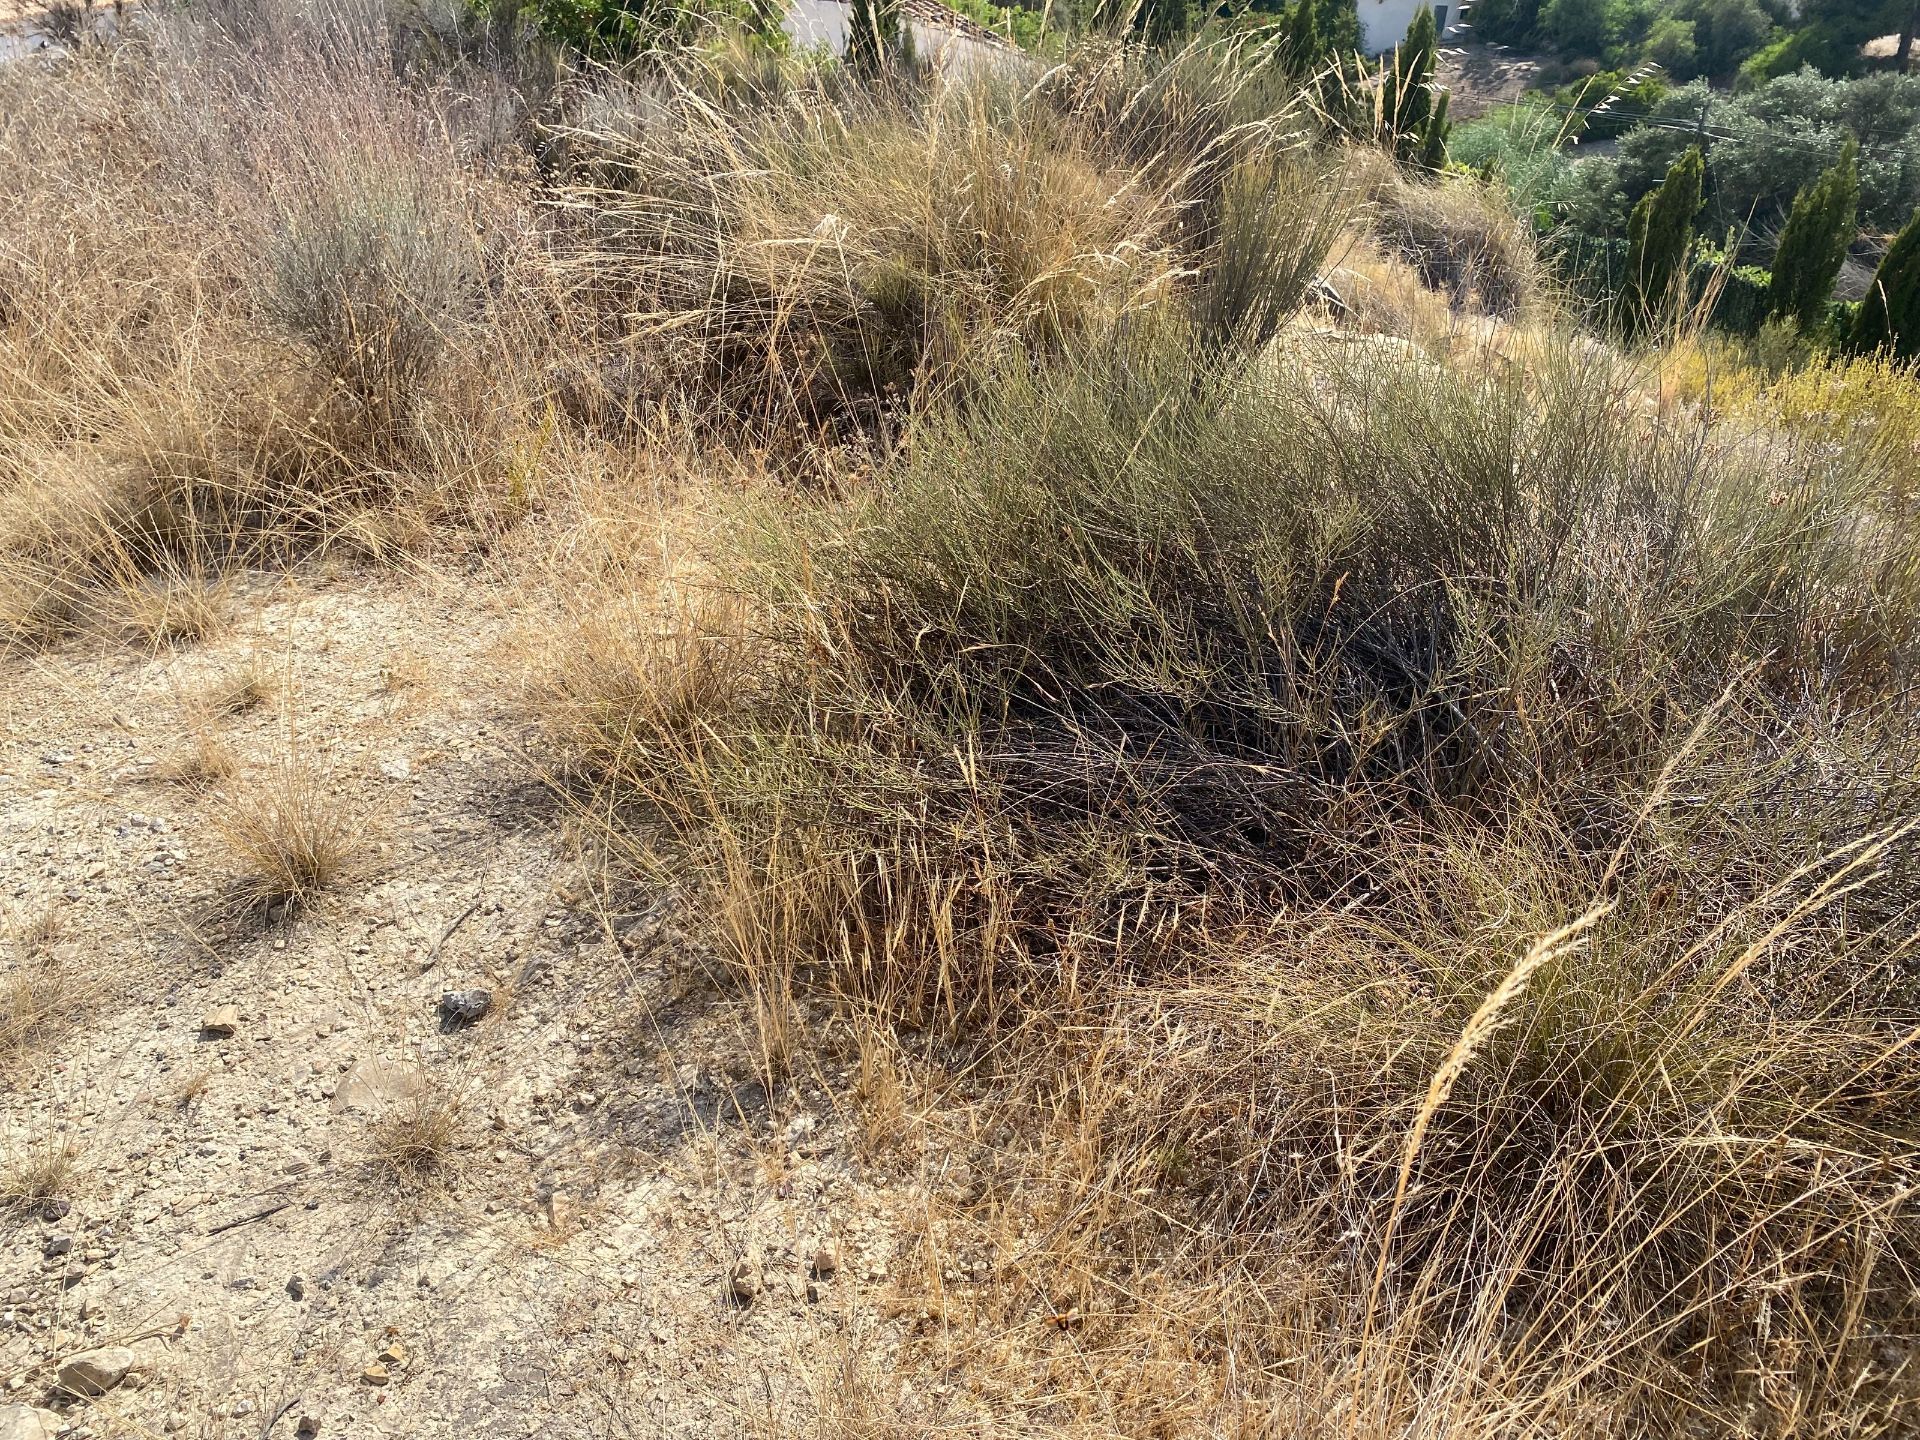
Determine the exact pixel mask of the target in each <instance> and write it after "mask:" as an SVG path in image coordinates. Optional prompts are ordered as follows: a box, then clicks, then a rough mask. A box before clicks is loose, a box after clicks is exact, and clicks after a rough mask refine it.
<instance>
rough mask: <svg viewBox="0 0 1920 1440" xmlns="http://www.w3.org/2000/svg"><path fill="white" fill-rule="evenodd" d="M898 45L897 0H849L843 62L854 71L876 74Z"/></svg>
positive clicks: (898, 16)
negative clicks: (845, 48) (850, 0)
mask: <svg viewBox="0 0 1920 1440" xmlns="http://www.w3.org/2000/svg"><path fill="white" fill-rule="evenodd" d="M899 48H900V10H899V5H898V3H897V0H853V4H852V5H851V6H850V7H849V9H848V15H847V64H848V65H850V66H851V67H853V69H854V71H855V72H856V73H857V74H860V75H865V76H868V77H872V76H874V75H878V74H879V73H880V72H881V70H883V69H884V68H886V66H887V64H888V63H889V62H890V61H891V60H892V58H893V54H894V52H895V51H896V50H898V49H899Z"/></svg>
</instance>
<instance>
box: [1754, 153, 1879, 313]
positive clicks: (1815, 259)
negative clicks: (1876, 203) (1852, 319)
mask: <svg viewBox="0 0 1920 1440" xmlns="http://www.w3.org/2000/svg"><path fill="white" fill-rule="evenodd" d="M1859 156H1860V147H1859V145H1858V144H1856V143H1855V142H1854V141H1852V140H1849V141H1847V143H1846V145H1845V146H1844V147H1842V149H1841V151H1840V158H1839V160H1838V161H1836V162H1835V163H1834V164H1833V165H1832V166H1831V167H1830V168H1829V169H1827V170H1825V171H1824V172H1822V174H1821V176H1820V178H1819V179H1818V180H1816V181H1814V182H1813V184H1811V185H1809V186H1807V187H1806V188H1805V189H1804V190H1802V191H1801V192H1800V193H1799V194H1798V195H1796V196H1794V197H1793V210H1792V211H1791V213H1789V214H1788V216H1787V228H1786V230H1785V231H1784V232H1782V234H1781V236H1780V248H1779V249H1778V250H1777V251H1775V252H1774V257H1773V280H1772V282H1771V283H1770V284H1769V285H1768V287H1767V308H1768V310H1769V311H1770V312H1771V313H1772V314H1774V315H1779V316H1783V317H1786V318H1788V319H1791V320H1793V321H1795V322H1797V323H1798V324H1799V325H1800V326H1801V328H1802V329H1805V328H1806V327H1808V326H1811V325H1812V324H1813V323H1814V322H1815V321H1817V320H1818V319H1819V318H1820V315H1821V312H1822V311H1823V310H1825V308H1826V304H1827V298H1828V297H1829V296H1830V295H1832V294H1833V282H1834V280H1835V279H1836V278H1838V276H1839V274H1840V267H1841V265H1842V264H1844V263H1845V261H1846V258H1847V246H1848V245H1849V244H1851V243H1852V241H1853V236H1854V232H1855V229H1856V228H1857V226H1858V218H1857V211H1858V210H1859V206H1860V170H1859V165H1858V163H1857V162H1858V160H1859Z"/></svg>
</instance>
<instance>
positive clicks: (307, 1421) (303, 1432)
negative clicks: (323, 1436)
mask: <svg viewBox="0 0 1920 1440" xmlns="http://www.w3.org/2000/svg"><path fill="white" fill-rule="evenodd" d="M293 1433H294V1434H295V1435H298V1436H301V1437H303V1440H312V1437H314V1436H315V1435H318V1434H319V1433H320V1422H319V1420H318V1419H316V1418H315V1417H314V1416H312V1415H302V1416H301V1417H300V1419H299V1421H298V1422H297V1423H296V1424H295V1425H294V1427H293Z"/></svg>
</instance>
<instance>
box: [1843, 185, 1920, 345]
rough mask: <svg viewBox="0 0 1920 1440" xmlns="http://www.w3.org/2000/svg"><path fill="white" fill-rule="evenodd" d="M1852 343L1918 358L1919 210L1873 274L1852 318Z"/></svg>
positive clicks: (1919, 325)
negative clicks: (1856, 312)
mask: <svg viewBox="0 0 1920 1440" xmlns="http://www.w3.org/2000/svg"><path fill="white" fill-rule="evenodd" d="M1853 343H1854V344H1856V345H1858V346H1859V347H1860V348H1861V349H1862V350H1877V349H1879V348H1881V347H1883V346H1884V347H1886V348H1887V349H1890V350H1892V351H1893V353H1894V354H1895V355H1899V356H1902V357H1911V356H1915V355H1920V210H1916V211H1914V213H1913V218H1912V219H1911V220H1909V221H1908V222H1907V228H1906V229H1904V230H1902V231H1901V232H1900V234H1899V235H1898V236H1897V237H1896V238H1895V240H1894V242H1893V246H1892V248H1890V249H1889V250H1888V251H1887V254H1886V258H1885V259H1883V260H1882V261H1881V262H1880V268H1879V269H1878V270H1876V271H1874V273H1873V284H1872V285H1871V286H1870V287H1869V288H1868V290H1867V296H1866V299H1864V300H1862V301H1861V302H1860V313H1859V314H1858V315H1857V316H1855V317H1854V325H1853Z"/></svg>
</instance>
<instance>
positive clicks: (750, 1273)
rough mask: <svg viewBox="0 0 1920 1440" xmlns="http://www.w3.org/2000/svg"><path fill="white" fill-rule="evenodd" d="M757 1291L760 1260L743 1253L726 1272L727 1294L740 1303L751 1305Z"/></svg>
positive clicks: (758, 1291) (758, 1288) (758, 1290)
mask: <svg viewBox="0 0 1920 1440" xmlns="http://www.w3.org/2000/svg"><path fill="white" fill-rule="evenodd" d="M759 1293H760V1262H759V1260H757V1259H756V1258H755V1257H754V1256H752V1255H743V1256H741V1257H740V1259H739V1261H738V1262H736V1263H735V1265H734V1267H733V1269H731V1270H729V1271H728V1272H727V1294H728V1295H729V1296H730V1297H731V1298H732V1299H733V1300H735V1301H736V1302H737V1303H739V1304H741V1305H751V1304H752V1303H753V1297H754V1296H756V1295H758V1294H759Z"/></svg>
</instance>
